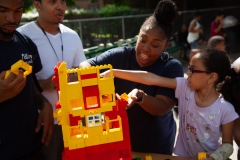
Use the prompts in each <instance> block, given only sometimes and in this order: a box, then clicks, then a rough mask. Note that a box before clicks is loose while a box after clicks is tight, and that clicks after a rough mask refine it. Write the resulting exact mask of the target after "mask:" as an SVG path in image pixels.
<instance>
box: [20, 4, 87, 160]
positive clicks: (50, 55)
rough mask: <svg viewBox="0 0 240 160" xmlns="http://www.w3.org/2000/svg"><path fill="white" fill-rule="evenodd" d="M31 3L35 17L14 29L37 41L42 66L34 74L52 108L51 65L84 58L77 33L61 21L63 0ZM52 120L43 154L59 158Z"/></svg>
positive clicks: (53, 159) (58, 131)
mask: <svg viewBox="0 0 240 160" xmlns="http://www.w3.org/2000/svg"><path fill="white" fill-rule="evenodd" d="M33 4H34V6H35V8H36V9H37V11H38V14H39V17H38V19H37V20H36V21H33V22H30V23H28V24H25V25H23V26H21V27H19V28H18V29H17V30H18V31H19V32H21V33H23V34H25V35H27V36H28V37H30V38H31V39H32V40H33V42H34V43H35V44H36V45H37V48H38V52H39V55H40V58H41V61H42V66H43V68H42V70H41V71H40V72H38V73H37V74H36V76H37V79H38V81H39V83H40V85H41V87H42V89H43V92H42V94H43V95H44V96H45V97H46V98H47V99H48V101H49V102H50V103H51V104H52V107H53V110H54V111H55V103H56V102H57V101H58V97H57V93H56V90H55V83H54V82H52V77H53V68H54V66H56V65H57V63H58V62H60V61H65V62H66V63H67V66H68V68H69V69H71V68H75V67H77V66H78V64H79V63H80V62H82V61H84V60H85V59H86V58H85V55H84V52H83V47H82V42H81V40H80V38H79V36H78V34H77V33H76V32H75V31H73V30H72V29H70V28H68V27H66V26H64V25H63V24H60V23H61V22H62V21H63V19H64V14H65V11H66V3H65V1H64V0H54V1H49V0H33ZM54 124H55V125H54V134H53V137H52V140H51V142H50V144H49V145H48V146H47V147H46V155H47V158H48V159H49V160H61V159H62V158H61V152H62V151H63V149H64V146H63V137H62V130H61V126H59V125H57V119H55V121H54Z"/></svg>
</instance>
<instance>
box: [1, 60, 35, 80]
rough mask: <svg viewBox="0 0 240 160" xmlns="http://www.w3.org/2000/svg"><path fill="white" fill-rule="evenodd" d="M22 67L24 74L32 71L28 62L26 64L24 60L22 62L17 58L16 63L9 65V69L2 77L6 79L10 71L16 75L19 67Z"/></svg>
mask: <svg viewBox="0 0 240 160" xmlns="http://www.w3.org/2000/svg"><path fill="white" fill-rule="evenodd" d="M20 68H21V69H24V73H23V74H24V76H27V75H29V74H30V73H32V66H30V65H29V64H27V63H26V62H24V61H23V60H19V61H17V62H16V63H14V64H13V65H12V66H11V69H10V70H8V71H7V72H6V73H5V77H4V79H6V78H7V77H8V75H9V74H10V73H11V72H12V73H14V74H16V75H18V74H19V69H20Z"/></svg>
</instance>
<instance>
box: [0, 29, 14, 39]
mask: <svg viewBox="0 0 240 160" xmlns="http://www.w3.org/2000/svg"><path fill="white" fill-rule="evenodd" d="M14 33H15V30H14V31H13V32H11V33H6V32H4V31H2V30H1V29H0V34H1V35H2V36H3V37H4V38H6V39H9V38H12V37H13V34H14Z"/></svg>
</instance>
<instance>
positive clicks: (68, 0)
mask: <svg viewBox="0 0 240 160" xmlns="http://www.w3.org/2000/svg"><path fill="white" fill-rule="evenodd" d="M77 1H78V0H66V3H67V6H68V7H72V6H74V5H75V4H76V2H77ZM32 8H33V2H32V0H25V1H24V9H25V11H30V10H31V9H32Z"/></svg>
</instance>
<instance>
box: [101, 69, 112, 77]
mask: <svg viewBox="0 0 240 160" xmlns="http://www.w3.org/2000/svg"><path fill="white" fill-rule="evenodd" d="M100 77H101V78H109V77H110V70H107V71H105V72H103V73H101V74H100Z"/></svg>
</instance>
